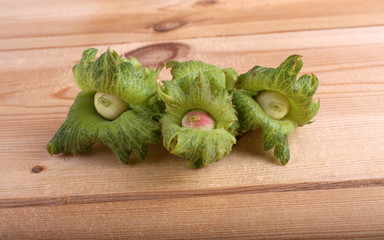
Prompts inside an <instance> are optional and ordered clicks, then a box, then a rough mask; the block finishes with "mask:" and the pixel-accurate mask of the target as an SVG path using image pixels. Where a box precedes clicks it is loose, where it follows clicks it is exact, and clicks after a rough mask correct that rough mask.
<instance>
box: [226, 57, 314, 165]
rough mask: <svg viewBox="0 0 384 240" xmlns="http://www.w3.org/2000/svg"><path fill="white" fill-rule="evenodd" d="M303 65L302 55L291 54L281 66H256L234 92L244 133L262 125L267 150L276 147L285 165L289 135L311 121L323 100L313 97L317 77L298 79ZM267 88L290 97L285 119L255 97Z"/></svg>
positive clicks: (307, 76)
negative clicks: (266, 109)
mask: <svg viewBox="0 0 384 240" xmlns="http://www.w3.org/2000/svg"><path fill="white" fill-rule="evenodd" d="M302 66H303V62H302V59H301V57H300V56H298V55H292V56H290V57H288V58H287V59H286V60H285V61H284V62H283V63H282V64H281V65H280V66H279V67H278V68H266V67H261V66H255V67H253V68H252V69H251V70H250V71H248V72H247V73H245V74H242V75H240V77H239V79H238V81H237V85H236V87H237V90H236V91H234V97H233V103H234V105H235V106H236V108H237V110H238V112H239V118H240V125H241V130H240V133H241V134H243V133H245V132H247V131H249V130H253V129H257V128H261V130H262V134H263V139H264V149H265V150H270V149H272V148H273V147H274V148H275V150H274V154H275V157H276V158H278V159H280V162H281V163H282V164H283V165H285V164H287V163H288V161H289V159H290V152H289V144H288V138H289V136H290V135H291V133H292V132H293V131H294V130H295V129H296V128H297V127H298V126H303V125H305V124H309V123H311V121H310V120H311V119H312V118H313V117H314V116H315V115H316V114H317V112H318V110H319V108H320V102H318V103H315V102H314V100H313V95H314V94H315V92H316V89H317V87H318V84H319V82H318V79H317V78H316V76H315V75H313V74H312V75H309V74H305V75H303V76H301V77H300V78H299V79H298V80H297V76H298V73H299V72H300V70H301V68H302ZM263 90H272V91H277V92H279V93H281V94H283V95H284V96H285V97H287V99H288V101H289V112H288V114H287V115H286V116H285V117H284V118H283V119H281V120H275V119H273V118H271V117H270V116H268V115H267V114H265V113H264V112H263V110H262V109H261V108H260V106H259V105H258V104H257V102H256V101H255V100H254V97H255V96H257V94H258V93H259V92H260V91H263Z"/></svg>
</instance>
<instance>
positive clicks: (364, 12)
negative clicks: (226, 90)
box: [0, 0, 384, 51]
mask: <svg viewBox="0 0 384 240" xmlns="http://www.w3.org/2000/svg"><path fill="white" fill-rule="evenodd" d="M0 9H2V12H1V15H0V29H1V31H0V50H2V51H9V50H22V49H40V48H47V47H50V48H51V47H55V48H56V47H71V46H83V47H85V46H90V45H100V44H101V45H102V44H116V43H127V42H138V41H153V40H156V41H157V40H175V39H185V38H201V37H216V36H234V35H249V34H257V33H273V32H291V31H302V30H316V29H334V28H346V27H359V26H364V27H365V26H378V25H381V24H383V23H384V6H383V4H382V1H381V0H366V1H364V3H363V4H362V3H361V0H338V1H334V0H316V1H303V0H283V1H279V0H272V1H253V0H242V1H231V0H214V1H211V0H196V1H193V0H190V1H185V0H171V1H154V0H145V1H118V0H113V1H102V0H97V1H91V0H87V1H74V0H70V1H64V2H63V1H50V0H35V1H33V3H32V2H31V1H26V0H14V1H1V2H0Z"/></svg>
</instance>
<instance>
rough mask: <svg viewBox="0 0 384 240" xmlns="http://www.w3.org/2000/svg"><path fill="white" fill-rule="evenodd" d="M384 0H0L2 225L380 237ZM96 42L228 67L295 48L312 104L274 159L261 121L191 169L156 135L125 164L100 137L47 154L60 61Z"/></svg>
mask: <svg viewBox="0 0 384 240" xmlns="http://www.w3.org/2000/svg"><path fill="white" fill-rule="evenodd" d="M383 13H384V5H383V4H382V1H379V0H367V1H364V2H363V1H358V0H352V1H347V0H339V1H330V0H325V1H306V0H281V1H278V0H271V1H250V0H243V1H236V2H235V1H229V0H228V1H227V0H215V1H210V0H205V1H204V0H203V1H182V0H171V1H152V0H145V1H117V0H113V1H101V0H98V1H92V3H91V2H90V1H76V2H74V1H46V0H36V1H34V2H33V5H32V4H31V2H29V1H28V2H27V1H21V0H15V1H0V20H1V21H0V239H52V238H54V239H78V238H88V239H89V238H92V239H127V238H129V239H159V238H161V239H192V238H195V239H196V238H200V239H225V238H228V239H239V238H241V239H346V238H348V239H382V238H384V211H383V209H384V165H383V154H382V153H383V152H384V141H383V139H382V136H383V135H384V80H383V79H384V78H383V76H384V75H383V69H384V25H383V22H384V15H383ZM109 45H110V46H111V48H113V49H115V50H116V51H118V52H119V53H121V54H126V55H133V56H135V57H137V58H138V59H139V60H140V61H141V62H142V63H143V64H144V65H146V66H156V65H157V63H158V62H159V61H167V60H170V59H176V60H180V61H186V60H190V59H199V60H202V61H205V62H208V63H211V64H215V65H219V66H221V67H233V68H235V69H236V70H238V71H239V72H240V73H243V72H245V71H247V70H249V69H250V68H251V67H253V66H254V65H265V66H268V67H277V66H278V64H279V63H281V62H282V61H283V60H284V59H285V58H286V57H288V56H289V55H291V54H299V55H302V56H303V61H304V67H303V70H302V73H303V74H304V73H314V74H316V76H317V77H318V78H319V80H320V86H319V89H318V91H317V93H316V95H315V98H319V99H320V101H321V108H320V112H319V114H318V115H317V116H316V118H315V122H314V123H313V124H310V125H307V126H304V127H302V128H299V129H297V131H296V132H294V134H293V135H292V136H291V137H290V139H289V141H290V149H291V161H290V163H288V165H287V166H285V167H282V166H281V165H280V164H279V163H278V161H277V160H276V159H274V157H273V153H272V152H271V151H268V152H265V151H264V150H263V147H262V136H261V132H260V131H259V130H256V131H253V132H250V133H248V134H247V135H245V136H244V137H242V138H241V139H240V141H239V142H238V143H237V144H236V146H234V148H233V151H232V152H231V154H230V155H229V156H228V157H226V158H224V159H222V160H221V161H219V162H216V163H214V164H212V165H210V166H209V167H207V168H204V169H200V170H192V169H189V168H188V166H187V165H186V163H185V162H184V160H182V159H181V158H178V157H175V156H173V155H170V154H169V153H168V152H167V151H166V150H164V148H163V147H162V145H161V144H157V145H152V146H150V149H149V156H148V157H147V158H146V159H145V160H144V161H140V160H138V159H136V158H135V157H134V159H133V161H132V164H130V165H124V164H121V163H120V162H119V160H118V159H117V157H116V156H114V155H113V154H112V152H111V151H110V150H109V149H108V148H107V147H105V146H102V145H99V144H96V145H95V146H94V148H93V151H92V152H91V153H87V154H80V155H77V156H69V155H57V156H53V157H51V156H50V155H49V154H48V153H47V152H46V150H45V146H46V144H47V142H48V141H49V140H50V138H51V137H52V136H53V134H54V133H55V132H56V130H57V129H58V127H59V126H60V125H61V124H62V122H63V121H64V119H65V117H66V114H67V112H68V109H69V107H70V106H71V104H72V103H73V100H74V98H75V96H76V95H77V93H78V92H79V89H78V87H77V86H76V85H75V83H74V80H73V77H72V72H71V69H72V66H73V65H74V64H76V63H77V62H78V61H79V60H80V58H81V54H82V52H83V51H84V50H85V49H86V48H87V47H96V48H98V49H100V52H102V51H105V50H106V49H107V47H108V46H109ZM169 78H170V73H169V70H164V71H163V72H162V73H161V75H160V77H159V81H160V80H168V79H169Z"/></svg>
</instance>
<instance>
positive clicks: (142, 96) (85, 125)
mask: <svg viewBox="0 0 384 240" xmlns="http://www.w3.org/2000/svg"><path fill="white" fill-rule="evenodd" d="M96 53H97V49H94V48H90V49H88V50H86V51H84V53H83V56H82V59H81V61H80V63H79V64H76V65H75V66H74V67H73V69H72V70H73V76H74V79H75V81H76V83H77V85H78V86H79V88H80V89H81V90H83V91H82V92H80V93H79V95H78V96H77V98H76V100H75V102H74V103H73V105H72V106H71V108H70V111H69V113H68V116H67V118H66V120H65V122H64V123H63V125H62V126H61V127H60V128H59V130H58V131H57V133H56V134H55V136H54V137H53V138H52V140H51V141H50V142H49V143H48V145H47V151H48V152H49V153H50V154H51V155H52V154H58V153H66V154H78V153H81V152H87V151H90V150H91V148H92V145H93V144H94V143H96V142H100V143H103V144H105V145H107V146H108V147H110V148H111V150H112V151H113V152H114V153H115V154H116V155H117V156H118V157H119V159H120V160H121V161H122V162H124V163H128V162H129V159H130V155H131V153H132V152H134V153H135V155H136V156H137V157H138V158H140V159H144V158H145V156H146V155H147V151H148V150H147V148H148V146H147V145H148V144H150V143H157V142H159V141H160V127H159V124H158V122H156V121H155V120H156V119H158V118H160V116H161V111H162V104H161V103H159V98H158V95H157V75H158V74H159V72H160V69H161V67H162V66H161V65H160V67H159V68H158V69H157V70H156V71H154V70H152V69H149V68H143V67H142V66H141V64H140V63H139V62H138V61H137V59H136V58H133V57H131V58H130V59H127V58H125V57H124V56H123V57H119V55H118V54H117V53H116V52H115V51H112V52H111V51H110V50H109V48H108V50H107V51H106V52H105V53H103V54H101V56H100V57H99V58H98V59H96V60H95V56H96ZM97 91H99V92H102V93H106V94H111V95H114V96H116V97H118V98H120V99H121V100H123V101H125V102H126V103H128V105H129V107H130V108H129V110H128V111H126V112H124V113H123V114H121V115H120V116H119V117H118V118H117V119H115V120H113V121H109V120H106V119H104V118H103V117H102V116H101V115H100V114H99V113H98V112H97V111H96V109H95V106H94V103H93V102H94V95H95V93H96V92H97ZM154 119H155V120H154Z"/></svg>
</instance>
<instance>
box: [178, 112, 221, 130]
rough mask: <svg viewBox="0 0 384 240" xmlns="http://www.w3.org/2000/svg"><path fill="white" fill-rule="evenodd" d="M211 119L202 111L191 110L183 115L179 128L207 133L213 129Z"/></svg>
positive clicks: (213, 121) (213, 122)
mask: <svg viewBox="0 0 384 240" xmlns="http://www.w3.org/2000/svg"><path fill="white" fill-rule="evenodd" d="M215 125H216V122H215V120H214V119H213V117H212V116H211V115H210V114H209V113H207V112H206V111H203V110H192V111H190V112H188V113H187V114H185V116H184V117H183V120H182V121H181V126H183V127H185V128H188V129H191V130H201V131H209V130H212V129H214V128H215Z"/></svg>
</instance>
